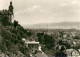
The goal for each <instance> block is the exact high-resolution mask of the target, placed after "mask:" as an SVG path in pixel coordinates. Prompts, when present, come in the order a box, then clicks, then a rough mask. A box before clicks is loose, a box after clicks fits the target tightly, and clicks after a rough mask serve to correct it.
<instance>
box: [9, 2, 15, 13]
mask: <svg viewBox="0 0 80 57" xmlns="http://www.w3.org/2000/svg"><path fill="white" fill-rule="evenodd" d="M13 9H14V7H13V5H12V1H11V2H10V5H9V9H8V10H9V11H10V12H11V13H12V14H14V13H13Z"/></svg>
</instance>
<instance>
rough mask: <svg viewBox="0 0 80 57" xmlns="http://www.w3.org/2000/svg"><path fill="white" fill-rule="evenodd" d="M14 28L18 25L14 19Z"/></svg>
mask: <svg viewBox="0 0 80 57" xmlns="http://www.w3.org/2000/svg"><path fill="white" fill-rule="evenodd" d="M13 24H14V28H16V27H17V26H18V21H16V20H14V23H13Z"/></svg>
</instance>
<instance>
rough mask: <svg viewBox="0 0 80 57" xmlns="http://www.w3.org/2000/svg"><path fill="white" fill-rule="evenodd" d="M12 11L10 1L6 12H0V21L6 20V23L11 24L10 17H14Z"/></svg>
mask: <svg viewBox="0 0 80 57" xmlns="http://www.w3.org/2000/svg"><path fill="white" fill-rule="evenodd" d="M13 9H14V7H13V5H12V1H11V2H10V5H9V8H8V10H4V9H3V10H0V21H2V20H5V19H6V22H11V21H12V16H13V15H14V13H13ZM4 22H5V21H4Z"/></svg>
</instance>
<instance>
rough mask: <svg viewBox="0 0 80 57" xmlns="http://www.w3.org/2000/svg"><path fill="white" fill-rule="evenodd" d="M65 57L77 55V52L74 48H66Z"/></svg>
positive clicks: (75, 56)
mask: <svg viewBox="0 0 80 57" xmlns="http://www.w3.org/2000/svg"><path fill="white" fill-rule="evenodd" d="M66 54H67V57H79V56H80V55H79V52H78V51H77V50H75V49H66Z"/></svg>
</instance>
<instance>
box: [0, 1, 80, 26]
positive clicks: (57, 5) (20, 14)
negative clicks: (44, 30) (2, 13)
mask: <svg viewBox="0 0 80 57" xmlns="http://www.w3.org/2000/svg"><path fill="white" fill-rule="evenodd" d="M10 1H11V0H0V10H2V9H7V8H8V6H9V3H10ZM12 2H13V6H14V16H15V17H14V19H15V20H17V21H19V23H20V24H21V25H28V24H37V23H56V22H80V0H12Z"/></svg>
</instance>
